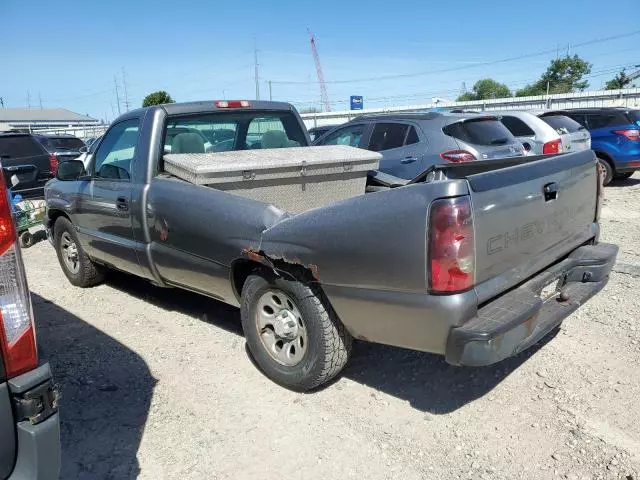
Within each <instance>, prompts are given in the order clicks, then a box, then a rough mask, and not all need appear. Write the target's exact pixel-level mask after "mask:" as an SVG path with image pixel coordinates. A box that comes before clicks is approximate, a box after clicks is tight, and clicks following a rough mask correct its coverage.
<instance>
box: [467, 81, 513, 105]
mask: <svg viewBox="0 0 640 480" xmlns="http://www.w3.org/2000/svg"><path fill="white" fill-rule="evenodd" d="M510 96H511V90H509V87H507V86H506V85H505V84H504V83H499V82H496V81H495V80H494V79H492V78H483V79H482V80H478V81H477V82H476V83H475V84H474V85H473V88H472V89H471V91H470V92H466V93H463V94H462V95H460V96H459V97H458V102H464V101H468V100H486V99H487V98H505V97H510Z"/></svg>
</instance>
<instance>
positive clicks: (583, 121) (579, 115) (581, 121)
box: [562, 113, 589, 128]
mask: <svg viewBox="0 0 640 480" xmlns="http://www.w3.org/2000/svg"><path fill="white" fill-rule="evenodd" d="M562 115H566V116H567V117H569V118H570V119H571V120H575V121H576V122H578V123H579V124H580V125H582V126H583V127H584V128H589V124H588V123H587V117H585V116H584V114H582V113H566V114H565V113H562Z"/></svg>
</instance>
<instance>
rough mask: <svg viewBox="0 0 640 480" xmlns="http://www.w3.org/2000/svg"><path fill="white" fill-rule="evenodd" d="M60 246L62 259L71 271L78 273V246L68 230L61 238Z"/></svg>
mask: <svg viewBox="0 0 640 480" xmlns="http://www.w3.org/2000/svg"><path fill="white" fill-rule="evenodd" d="M60 246H61V248H62V255H61V256H62V261H63V262H64V264H65V267H67V270H69V271H70V272H71V273H78V271H79V270H80V261H79V259H78V246H77V245H76V242H75V241H74V240H73V238H71V235H69V233H68V232H64V233H63V234H62V237H61V238H60Z"/></svg>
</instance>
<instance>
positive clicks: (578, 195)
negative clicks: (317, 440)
mask: <svg viewBox="0 0 640 480" xmlns="http://www.w3.org/2000/svg"><path fill="white" fill-rule="evenodd" d="M230 107H233V108H230ZM256 119H261V120H262V121H264V120H265V119H267V120H268V121H269V122H271V123H272V124H277V125H278V128H280V129H281V131H283V132H284V135H281V140H279V142H280V144H278V145H275V144H273V138H276V137H277V135H273V134H272V135H270V136H269V139H267V134H266V133H265V134H264V135H263V136H262V137H260V135H259V134H256V133H255V131H253V130H252V127H251V125H252V124H253V122H254V121H255V120H256ZM192 129H195V130H197V131H193V130H192ZM252 132H253V133H252ZM291 145H296V146H305V145H308V137H307V134H306V130H305V129H304V126H303V124H302V122H301V120H300V117H299V116H298V114H297V112H296V111H295V109H294V108H293V107H292V106H290V105H288V104H285V103H276V102H251V103H249V102H245V101H242V102H218V103H214V102H197V103H184V104H171V105H161V106H153V107H148V108H144V109H140V110H135V111H132V112H129V113H127V114H125V115H123V116H121V117H120V118H118V119H117V120H116V121H115V122H114V123H113V124H112V125H111V126H110V128H109V130H108V131H107V132H106V134H105V135H104V136H103V137H102V139H101V141H100V144H99V145H98V147H97V149H96V150H95V151H94V153H93V154H92V155H91V157H90V158H89V159H88V161H87V162H86V165H87V167H86V168H85V166H84V165H83V163H82V162H79V161H69V162H65V163H63V164H61V165H60V167H59V169H58V173H57V177H56V179H54V180H52V181H51V182H49V184H48V185H47V187H46V190H45V195H46V201H47V212H46V219H45V222H46V228H47V231H48V233H49V238H50V239H51V241H52V243H53V245H54V246H55V249H56V252H57V255H58V258H59V261H60V265H61V267H62V269H63V271H64V273H65V275H66V276H67V278H68V279H69V281H70V282H71V283H72V284H73V285H76V286H80V287H89V286H91V285H95V284H97V283H98V282H100V281H102V279H103V278H104V274H105V272H106V271H107V270H108V269H118V270H122V271H125V272H129V273H131V274H134V275H137V276H139V277H143V278H146V279H148V280H149V281H150V282H152V283H153V284H155V285H157V286H160V287H178V288H183V289H187V290H191V291H195V292H198V293H201V294H203V295H207V296H210V297H212V298H215V299H217V300H220V301H222V302H226V303H229V304H232V305H236V306H239V307H240V308H241V319H242V326H243V329H244V333H245V336H246V341H247V345H248V348H249V351H250V353H251V355H252V356H253V357H254V359H255V361H256V362H257V364H258V366H259V367H260V368H261V369H262V370H263V372H264V373H265V374H266V375H267V376H268V377H269V378H271V379H273V380H274V381H276V382H278V383H279V384H281V385H284V386H286V387H289V388H292V389H296V390H309V389H312V388H314V387H317V386H319V385H321V384H323V383H325V382H327V381H328V380H330V379H331V378H332V377H334V376H335V375H336V374H338V373H339V372H340V371H341V370H342V369H343V367H344V366H345V364H346V363H347V360H348V358H349V354H350V352H351V346H352V340H353V338H356V339H360V340H366V341H370V342H378V343H385V344H390V345H396V346H400V347H405V348H410V349H415V350H421V351H426V352H433V353H436V354H441V355H444V356H445V358H446V360H447V361H448V362H449V363H451V364H454V365H471V366H480V365H489V364H492V363H495V362H498V361H500V360H502V359H505V358H507V357H509V356H512V355H514V354H517V353H518V352H520V351H522V350H524V349H526V348H528V347H530V346H532V345H533V344H535V343H536V342H537V341H539V340H540V339H541V338H542V337H543V336H545V335H546V334H547V333H549V332H550V331H551V330H553V329H554V328H555V327H557V326H558V325H559V324H560V323H561V322H562V321H563V319H564V318H566V317H567V316H568V315H569V314H570V313H571V312H573V311H574V310H576V309H577V308H578V307H579V306H580V305H582V304H583V303H584V302H585V301H587V300H588V299H589V298H590V297H591V296H593V295H594V294H595V293H597V292H598V291H599V290H601V289H602V288H603V287H604V285H605V284H606V283H607V281H608V277H609V272H610V270H611V268H612V266H613V264H614V262H615V258H616V255H617V247H616V246H615V245H610V244H604V243H599V242H598V235H599V225H598V215H599V205H600V192H601V189H600V181H599V175H598V173H597V167H596V159H595V157H594V155H593V153H592V152H591V151H586V152H579V153H571V154H565V155H558V156H553V157H551V156H545V157H520V158H514V159H503V160H496V161H479V162H470V163H466V164H464V163H463V164H450V165H439V166H436V167H432V168H431V169H429V170H428V171H426V172H424V173H423V174H421V175H420V176H418V177H416V178H414V179H413V180H411V181H407V180H400V179H397V181H388V180H389V179H388V178H387V179H384V178H381V177H376V178H377V180H376V185H375V188H368V191H372V190H375V191H373V192H372V193H366V194H365V191H364V188H363V191H362V194H358V195H356V196H354V197H353V198H349V199H347V200H343V201H339V202H335V203H330V204H328V205H326V206H323V207H320V208H315V209H311V210H308V211H303V212H301V213H298V214H291V213H288V212H285V211H283V210H281V209H279V208H276V207H274V206H273V205H270V204H266V203H262V202H260V201H256V200H252V199H249V198H244V197H242V196H239V195H236V194H234V193H230V192H227V191H223V190H220V189H216V188H211V187H208V186H203V185H195V184H192V183H189V182H187V181H184V180H181V179H178V178H176V177H174V176H172V175H169V174H168V173H167V172H166V170H165V169H164V165H165V158H166V154H167V153H171V154H174V153H177V152H178V151H180V152H182V153H184V152H203V151H206V152H220V151H229V150H233V151H238V150H241V151H244V150H247V155H249V152H250V151H251V150H255V149H260V148H274V147H286V146H291ZM317 148H335V147H317ZM344 148H347V147H344ZM303 150H304V149H303ZM115 151H117V155H114V153H113V152H115ZM236 153H237V154H241V153H242V152H234V154H236ZM247 178H249V177H247Z"/></svg>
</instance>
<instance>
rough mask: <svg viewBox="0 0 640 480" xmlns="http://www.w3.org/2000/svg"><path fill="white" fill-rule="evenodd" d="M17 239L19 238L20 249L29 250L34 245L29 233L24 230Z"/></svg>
mask: <svg viewBox="0 0 640 480" xmlns="http://www.w3.org/2000/svg"><path fill="white" fill-rule="evenodd" d="M19 238H20V246H21V247H22V248H29V247H30V246H32V245H33V244H34V238H33V235H31V232H30V231H29V230H25V231H24V232H21V233H20V237H19Z"/></svg>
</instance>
